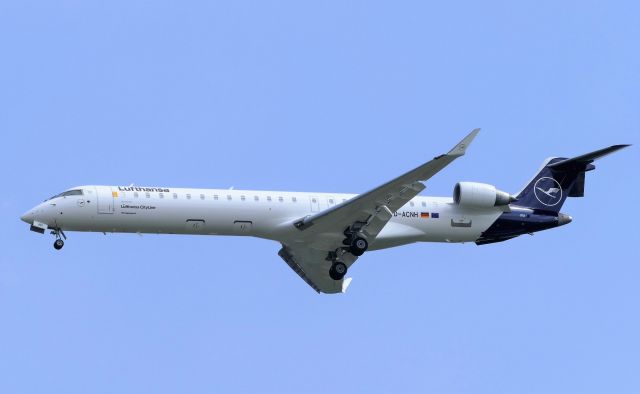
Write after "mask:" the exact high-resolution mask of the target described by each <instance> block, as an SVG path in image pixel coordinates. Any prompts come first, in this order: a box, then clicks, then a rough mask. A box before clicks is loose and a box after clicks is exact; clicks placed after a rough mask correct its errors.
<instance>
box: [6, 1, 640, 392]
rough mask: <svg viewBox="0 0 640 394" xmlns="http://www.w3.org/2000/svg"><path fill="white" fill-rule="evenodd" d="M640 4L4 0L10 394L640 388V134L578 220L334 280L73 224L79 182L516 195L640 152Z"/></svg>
mask: <svg viewBox="0 0 640 394" xmlns="http://www.w3.org/2000/svg"><path fill="white" fill-rule="evenodd" d="M639 11H640V9H639V7H638V5H637V3H636V2H589V1H587V2H585V1H580V2H561V3H558V2H540V1H536V2H489V3H487V2H482V3H481V4H480V3H478V2H468V3H467V2H433V3H427V2H386V3H382V2H365V1H355V2H351V1H335V2H284V1H276V2H244V1H237V2H180V3H178V2H163V1H157V2H142V1H126V2H122V1H111V2H84V1H64V2H38V1H20V2H16V1H14V2H9V1H5V2H1V3H0V51H1V52H0V53H1V58H0V59H1V61H0V130H2V136H3V141H2V144H0V163H1V164H2V168H3V169H4V171H3V182H2V183H3V186H2V191H3V193H2V194H3V196H4V198H3V199H2V202H1V207H2V209H1V210H0V217H1V218H2V224H3V226H2V227H0V234H1V236H2V239H3V240H4V245H3V248H2V249H1V250H0V316H1V318H0V355H1V356H0V392H2V393H42V392H64V393H86V392H92V393H114V392H118V393H141V392H153V393H175V392H189V393H211V392H273V393H282V392H305V393H325V392H338V393H342V392H349V393H354V392H366V393H375V392H407V393H412V392H415V393H425V392H437V393H459V392H473V393H514V392H518V393H569V392H576V393H578V392H579V393H588V392H592V393H604V392H606V393H625V392H627V393H632V392H636V393H637V392H640V374H639V373H638V365H640V336H639V335H638V333H639V332H640V316H639V314H638V302H639V301H640V289H639V286H638V277H639V275H640V266H639V265H638V261H640V259H639V257H640V256H639V255H638V249H637V247H636V246H637V245H636V244H637V242H638V241H639V238H638V228H637V224H636V222H637V220H636V218H635V214H634V213H633V207H634V206H637V205H638V203H639V201H638V195H639V192H640V190H639V189H638V182H637V169H638V168H639V165H640V160H639V156H638V153H637V147H632V148H630V149H627V150H625V151H623V152H620V153H617V154H616V155H614V156H611V157H607V158H605V159H603V160H602V161H600V162H598V163H597V167H598V169H597V170H596V171H595V172H594V173H590V174H589V175H588V177H587V192H586V193H587V196H586V198H584V199H571V200H569V201H568V202H567V203H566V204H565V206H564V208H563V211H564V212H566V213H569V214H571V215H572V216H573V217H574V222H573V223H572V224H571V225H569V226H565V227H562V228H559V229H555V230H552V231H548V232H543V233H538V234H536V235H535V236H533V237H529V236H526V237H520V238H518V239H516V240H512V241H510V242H506V243H502V244H496V245H490V246H484V247H477V246H475V245H473V244H467V245H443V244H418V245H411V246H407V247H402V248H396V249H391V250H384V251H377V252H371V253H367V254H366V255H365V256H364V257H363V258H361V259H360V260H359V261H358V263H357V264H356V265H354V266H353V267H352V269H351V271H350V272H351V274H352V276H353V277H354V280H353V283H352V285H351V287H350V289H349V293H347V294H346V295H341V296H326V295H318V294H315V293H314V292H313V291H312V290H310V289H309V288H308V287H307V286H306V284H304V283H303V282H302V281H301V280H300V279H299V278H298V277H297V276H296V275H295V274H294V273H293V272H292V271H291V270H290V269H289V268H288V267H287V266H286V265H285V264H284V263H283V262H282V261H281V260H280V258H279V257H278V256H277V254H276V252H277V250H278V245H277V244H275V243H273V242H268V241H264V240H258V239H249V238H217V237H200V236H191V237H189V236H158V235H155V236H154V235H145V236H142V237H139V236H135V235H122V234H109V235H106V236H105V235H102V234H91V233H90V234H82V233H71V234H68V235H69V236H70V237H69V240H68V241H67V244H66V246H65V248H64V250H62V251H61V252H56V251H54V250H53V248H52V247H51V243H52V241H53V239H52V237H50V236H40V235H38V234H35V233H31V232H29V231H28V226H27V225H25V224H24V223H22V222H20V220H19V219H18V217H19V216H20V214H22V213H23V212H24V211H26V210H27V209H28V208H30V207H32V206H33V205H35V204H36V203H38V202H39V201H42V200H43V199H44V198H46V197H48V196H50V195H52V194H55V193H58V192H60V191H62V190H64V189H66V188H68V187H71V186H74V185H80V184H129V183H132V182H135V183H136V184H139V185H149V186H173V187H220V188H227V187H230V186H235V187H236V188H249V189H275V190H296V191H331V192H355V193H357V192H362V191H365V190H367V189H370V188H371V187H373V186H376V185H378V184H380V183H382V182H385V181H387V180H389V179H391V178H392V177H395V176H397V175H399V174H401V173H403V172H404V171H406V170H408V169H410V168H413V167H414V166H416V165H418V164H421V163H422V162H424V161H426V160H428V159H430V158H432V157H433V156H435V155H437V154H439V153H443V152H445V151H446V150H448V149H449V148H450V147H452V146H453V145H454V144H455V143H456V142H457V141H458V140H459V139H460V138H461V137H463V136H464V135H465V134H466V133H467V132H468V131H470V130H471V129H472V128H474V127H482V129H483V131H482V132H481V134H480V135H479V137H478V138H477V140H476V141H475V142H474V144H473V146H472V147H471V148H470V150H469V151H468V154H467V156H465V157H464V158H463V159H461V160H458V161H456V162H455V163H454V164H453V165H451V166H450V167H448V168H447V169H446V170H444V171H443V172H442V173H440V174H438V176H436V177H435V178H433V179H432V180H431V181H430V182H429V183H428V185H427V190H426V191H425V194H432V195H450V194H451V191H452V189H453V185H454V184H455V182H457V181H461V180H473V181H480V182H487V183H491V184H495V185H496V186H497V187H498V188H500V189H503V190H508V191H511V192H515V191H517V190H519V188H520V187H521V186H522V185H523V184H524V183H525V182H526V181H528V180H529V178H530V177H531V176H532V174H533V173H534V171H535V170H536V169H537V168H538V166H539V165H540V163H541V162H542V160H543V159H544V158H546V157H548V156H562V155H567V156H570V155H577V154H581V153H585V152H588V151H591V150H594V149H597V148H601V147H604V146H608V145H611V144H616V143H638V125H639V124H640V115H639V112H638V108H640V93H639V92H640V74H639V70H640V51H638V42H639V41H640V24H638V18H637V15H638V13H639Z"/></svg>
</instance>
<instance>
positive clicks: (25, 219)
mask: <svg viewBox="0 0 640 394" xmlns="http://www.w3.org/2000/svg"><path fill="white" fill-rule="evenodd" d="M20 220H22V221H23V222H25V223H29V224H31V223H33V213H32V211H28V212H25V213H24V215H22V216H20Z"/></svg>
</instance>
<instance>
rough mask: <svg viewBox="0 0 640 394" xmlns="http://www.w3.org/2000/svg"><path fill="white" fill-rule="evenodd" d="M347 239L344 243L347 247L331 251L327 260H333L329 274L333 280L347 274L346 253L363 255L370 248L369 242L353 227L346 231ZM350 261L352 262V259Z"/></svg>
mask: <svg viewBox="0 0 640 394" xmlns="http://www.w3.org/2000/svg"><path fill="white" fill-rule="evenodd" d="M344 235H345V237H346V238H345V239H344V240H343V241H342V244H343V245H345V247H342V248H338V249H336V251H335V252H330V253H329V256H328V257H327V260H330V261H331V268H329V276H330V277H331V279H333V280H341V279H342V278H344V276H345V275H346V274H347V265H346V264H345V263H344V262H343V261H342V260H343V256H344V255H345V253H351V254H352V255H353V256H356V257H358V256H362V255H363V254H364V252H366V251H367V249H368V248H369V242H367V240H366V239H365V238H364V237H363V236H362V235H360V233H359V231H357V230H356V229H354V228H353V227H349V228H347V229H346V230H345V231H344ZM348 261H350V262H352V260H351V259H349V260H348Z"/></svg>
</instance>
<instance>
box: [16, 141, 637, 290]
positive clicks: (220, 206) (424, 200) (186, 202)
mask: <svg viewBox="0 0 640 394" xmlns="http://www.w3.org/2000/svg"><path fill="white" fill-rule="evenodd" d="M479 130H480V129H474V130H473V131H472V132H471V133H470V134H469V135H467V136H466V137H465V138H464V139H463V140H462V141H460V142H459V143H458V144H457V145H456V146H455V147H454V148H453V149H451V150H450V151H449V152H448V153H445V154H442V155H439V156H436V157H435V158H433V159H432V160H430V161H428V162H426V163H425V164H423V165H421V166H419V167H417V168H415V169H413V170H411V171H409V172H407V173H405V174H403V175H400V176H399V177H397V178H395V179H393V180H391V181H389V182H387V183H384V184H382V185H381V186H378V187H376V188H374V189H372V190H370V191H368V192H365V193H362V194H358V195H354V194H341V193H309V192H305V193H300V192H287V191H254V190H225V189H184V188H172V187H139V186H133V185H130V186H100V185H87V186H78V187H73V188H71V189H68V190H66V191H64V192H62V193H60V194H57V195H55V196H53V197H51V198H48V199H47V200H45V201H44V202H42V203H40V204H39V205H37V206H35V207H34V208H32V209H30V210H29V211H28V212H26V213H25V214H24V215H22V216H21V219H22V220H23V221H24V222H27V223H28V224H30V229H31V230H32V231H35V232H37V233H40V234H44V233H45V232H46V231H50V232H51V234H52V235H54V236H55V242H54V248H55V249H57V250H59V249H61V248H62V247H63V246H64V241H63V238H64V239H65V240H66V238H67V237H66V234H65V231H91V232H102V233H105V234H106V233H116V232H118V233H153V234H201V235H236V236H252V237H259V238H265V239H269V240H273V241H277V242H279V243H280V244H281V249H280V251H279V252H278V255H279V256H280V257H281V258H282V259H283V260H284V261H285V262H286V263H287V264H288V265H289V267H291V268H292V269H293V271H294V272H295V273H296V274H298V275H299V276H300V277H301V278H302V279H303V280H304V281H305V282H306V283H307V284H308V285H309V286H311V288H313V289H314V290H315V291H317V292H318V293H327V294H333V293H344V292H345V291H346V290H347V287H348V286H349V284H350V283H351V278H348V277H346V274H347V271H348V269H349V267H350V266H351V265H352V264H353V263H354V262H355V261H356V260H357V259H358V258H359V257H360V256H362V255H363V254H364V253H365V252H366V251H372V250H379V249H385V248H392V247H396V246H401V245H407V244H411V243H415V242H448V243H464V242H475V243H476V244H477V245H487V244H492V243H496V242H503V241H507V240H510V239H513V238H516V237H518V236H520V235H524V234H533V233H534V232H537V231H542V230H547V229H551V228H555V227H559V226H564V225H566V224H568V223H570V222H571V221H572V218H571V216H569V215H567V214H564V213H561V212H560V208H561V207H562V205H563V203H564V201H565V200H566V199H567V198H568V197H583V196H584V185H585V173H586V172H589V171H592V170H594V169H595V166H594V165H593V164H592V163H593V161H594V160H596V159H599V158H601V157H603V156H605V155H608V154H611V153H613V152H615V151H617V150H620V149H622V148H625V147H627V146H629V145H613V146H610V147H608V148H604V149H600V150H596V151H594V152H590V153H587V154H584V155H581V156H577V157H573V158H564V157H551V158H548V159H546V160H545V161H544V162H543V164H542V166H541V168H540V169H539V171H538V172H537V173H536V175H535V176H534V177H533V178H532V179H531V181H529V182H528V183H527V184H526V185H525V187H524V188H523V189H522V190H521V191H520V192H518V193H516V194H509V193H507V192H504V191H502V190H499V189H497V188H496V187H495V186H493V185H488V184H484V183H476V182H458V183H456V184H455V187H454V190H453V196H452V197H427V196H421V195H419V193H420V192H421V191H422V190H424V189H425V187H426V186H425V184H424V182H426V181H428V180H429V179H430V178H431V177H433V176H434V175H435V174H437V173H438V172H439V171H441V170H442V169H444V168H445V167H446V166H448V165H449V164H451V163H452V162H453V161H454V160H455V159H457V158H459V157H461V156H463V155H464V154H465V152H466V150H467V148H468V147H469V145H470V144H471V142H472V141H473V139H474V138H475V137H476V135H477V134H478V132H479Z"/></svg>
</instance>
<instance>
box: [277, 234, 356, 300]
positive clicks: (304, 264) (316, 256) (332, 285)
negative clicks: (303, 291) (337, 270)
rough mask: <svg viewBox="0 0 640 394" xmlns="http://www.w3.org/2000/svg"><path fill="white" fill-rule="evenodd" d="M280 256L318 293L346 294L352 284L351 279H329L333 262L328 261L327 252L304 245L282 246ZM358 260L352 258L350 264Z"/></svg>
mask: <svg viewBox="0 0 640 394" xmlns="http://www.w3.org/2000/svg"><path fill="white" fill-rule="evenodd" d="M278 255H279V256H280V257H282V259H283V260H284V261H285V262H286V263H287V264H288V265H289V267H291V269H292V270H294V271H295V273H296V274H298V275H299V276H300V277H301V278H302V279H303V280H304V281H305V282H307V284H308V285H309V286H311V287H312V288H313V289H314V290H315V291H317V292H318V293H327V294H333V293H344V292H345V291H347V287H349V283H351V278H343V279H341V280H333V279H331V278H330V277H329V268H330V267H331V261H329V260H327V251H326V250H319V249H314V248H311V247H308V246H304V245H297V246H287V245H284V244H283V245H282V249H280V252H278ZM356 259H357V257H355V256H352V257H351V260H350V264H353V262H354V261H355V260H356Z"/></svg>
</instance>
